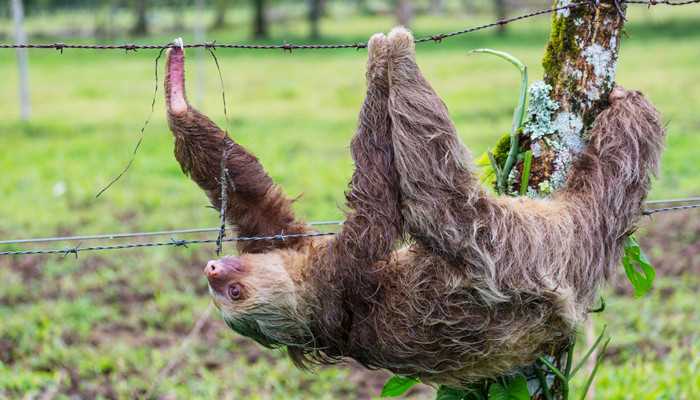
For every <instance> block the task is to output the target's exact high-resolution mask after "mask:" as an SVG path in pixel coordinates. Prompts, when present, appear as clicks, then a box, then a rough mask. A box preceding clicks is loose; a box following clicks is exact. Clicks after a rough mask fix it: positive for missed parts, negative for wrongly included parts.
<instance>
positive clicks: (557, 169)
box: [512, 0, 625, 195]
mask: <svg viewBox="0 0 700 400" xmlns="http://www.w3.org/2000/svg"><path fill="white" fill-rule="evenodd" d="M570 3H571V1H569V0H556V1H555V2H554V4H553V7H561V6H565V5H567V4H570ZM621 7H622V9H621V10H619V11H618V9H617V8H616V6H615V5H614V2H613V1H612V0H602V1H601V2H600V5H599V6H598V7H593V6H581V7H576V8H573V9H566V10H559V11H557V12H555V13H554V14H553V16H552V30H551V34H550V38H549V42H548V43H547V47H546V50H545V54H544V57H543V59H542V65H543V67H544V83H546V84H547V85H549V86H550V87H551V91H550V92H549V96H550V98H551V100H553V101H555V102H556V103H557V104H558V108H557V109H556V110H555V111H553V112H552V113H551V116H550V120H551V121H550V122H551V124H550V125H549V126H550V130H549V131H547V132H544V133H543V134H541V135H532V134H531V135H530V137H528V135H527V134H526V135H525V136H524V137H523V138H522V139H523V141H524V142H525V144H526V145H527V144H529V145H530V146H531V147H532V148H533V149H535V148H536V149H537V153H538V154H537V155H536V157H535V158H534V159H533V164H532V172H531V176H530V187H531V189H532V191H531V193H532V192H534V193H537V194H538V195H547V194H549V192H550V191H551V190H556V189H557V188H558V187H559V186H561V185H562V184H563V180H564V179H565V177H566V174H567V172H568V168H569V166H570V165H571V161H572V160H573V159H575V157H576V154H577V153H578V152H580V151H581V149H582V148H583V147H584V146H585V143H586V138H587V136H586V132H587V131H588V129H589V128H590V127H591V125H592V123H593V121H594V120H595V118H596V116H597V115H598V114H599V113H600V112H601V111H603V110H604V109H605V108H606V107H607V106H608V100H607V99H608V95H609V93H610V91H611V90H612V88H613V87H614V84H615V71H616V65H617V57H618V50H619V48H620V35H621V33H622V28H623V26H624V18H623V17H622V16H621V15H620V11H621V12H622V13H624V12H625V8H624V7H625V5H624V3H623V4H622V6H621ZM531 101H532V100H531ZM531 106H532V104H531ZM526 132H527V129H526ZM520 170H521V166H520V165H519V166H518V172H520ZM516 177H517V178H516V182H512V184H513V187H517V185H518V183H519V182H518V181H519V180H520V179H519V177H520V173H518V174H516Z"/></svg>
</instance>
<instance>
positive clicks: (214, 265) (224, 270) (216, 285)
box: [204, 257, 243, 291]
mask: <svg viewBox="0 0 700 400" xmlns="http://www.w3.org/2000/svg"><path fill="white" fill-rule="evenodd" d="M242 267H243V265H242V263H241V260H240V258H238V257H224V258H222V259H219V260H211V261H209V262H208V263H207V266H206V267H204V275H206V277H207V280H209V285H210V286H211V287H212V289H214V290H216V291H220V290H222V289H223V288H224V287H225V286H226V284H227V283H228V282H229V281H231V279H232V278H234V276H235V275H236V274H237V273H238V274H239V273H241V272H242V269H243V268H242Z"/></svg>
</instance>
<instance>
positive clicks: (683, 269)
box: [612, 211, 700, 295]
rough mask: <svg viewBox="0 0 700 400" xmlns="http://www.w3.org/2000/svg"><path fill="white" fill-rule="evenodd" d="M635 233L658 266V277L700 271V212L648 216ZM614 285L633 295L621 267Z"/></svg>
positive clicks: (623, 292)
mask: <svg viewBox="0 0 700 400" xmlns="http://www.w3.org/2000/svg"><path fill="white" fill-rule="evenodd" d="M636 236H637V237H638V238H639V242H640V244H641V246H642V249H643V250H644V252H645V253H646V255H647V256H648V257H649V258H650V260H651V262H652V265H654V267H655V268H656V275H657V277H680V276H684V275H698V274H700V212H699V211H681V212H675V213H668V214H658V215H655V216H653V217H645V218H643V219H642V223H641V228H640V229H639V231H638V232H637V234H636ZM612 285H613V288H614V289H615V293H617V294H622V295H631V294H633V290H632V287H631V285H630V284H629V282H628V281H627V277H626V276H625V273H624V270H623V269H622V267H620V268H618V269H617V274H616V275H615V276H614V277H613V280H612ZM664 290H666V291H669V290H672V289H669V288H665V289H664ZM669 294H671V293H666V295H669Z"/></svg>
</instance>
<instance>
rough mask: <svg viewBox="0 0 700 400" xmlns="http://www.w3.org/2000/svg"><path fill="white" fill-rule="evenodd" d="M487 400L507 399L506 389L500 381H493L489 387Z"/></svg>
mask: <svg viewBox="0 0 700 400" xmlns="http://www.w3.org/2000/svg"><path fill="white" fill-rule="evenodd" d="M489 400H508V391H507V390H506V388H505V387H503V385H501V384H500V383H498V382H494V383H492V384H491V386H490V387H489Z"/></svg>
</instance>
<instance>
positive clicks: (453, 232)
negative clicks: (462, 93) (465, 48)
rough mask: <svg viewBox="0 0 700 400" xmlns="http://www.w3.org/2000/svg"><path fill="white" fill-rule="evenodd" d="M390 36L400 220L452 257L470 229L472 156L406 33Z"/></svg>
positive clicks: (474, 191)
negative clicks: (467, 216) (467, 210)
mask: <svg viewBox="0 0 700 400" xmlns="http://www.w3.org/2000/svg"><path fill="white" fill-rule="evenodd" d="M389 40H390V52H391V59H390V62H389V82H390V96H389V113H390V115H391V123H392V140H393V144H394V153H395V162H394V164H395V165H396V169H397V170H398V173H399V176H400V181H401V201H402V213H403V217H404V221H405V223H406V227H407V230H408V233H410V234H411V236H413V237H414V238H415V239H416V240H418V241H419V242H421V243H422V244H424V245H425V246H427V247H428V248H430V249H431V250H433V251H435V252H437V253H439V254H441V255H446V256H455V257H456V256H457V255H458V254H459V252H460V251H461V249H462V247H463V238H464V234H463V230H464V229H471V226H470V221H463V219H464V218H463V216H464V211H463V210H464V207H465V206H468V205H470V204H472V203H474V202H475V201H476V199H477V198H478V197H479V196H478V195H479V193H480V189H479V188H480V186H479V183H478V179H476V178H475V177H474V175H473V174H472V172H471V171H470V170H469V168H470V167H469V166H470V165H471V156H470V154H469V152H468V151H467V149H466V148H465V147H464V146H463V145H462V143H461V141H460V139H459V137H458V136H457V132H456V129H455V127H454V125H453V124H452V121H450V118H449V115H448V112H447V107H446V106H445V104H444V103H443V102H442V100H441V99H440V97H439V96H438V95H437V94H436V93H435V91H434V90H433V88H432V87H431V86H430V84H429V83H428V82H427V81H426V80H425V78H424V77H423V75H422V74H421V71H420V69H419V68H418V65H417V64H416V60H415V50H414V41H413V36H412V35H411V33H410V32H408V31H407V30H405V29H404V28H395V29H394V30H393V31H392V32H391V33H390V34H389Z"/></svg>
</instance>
